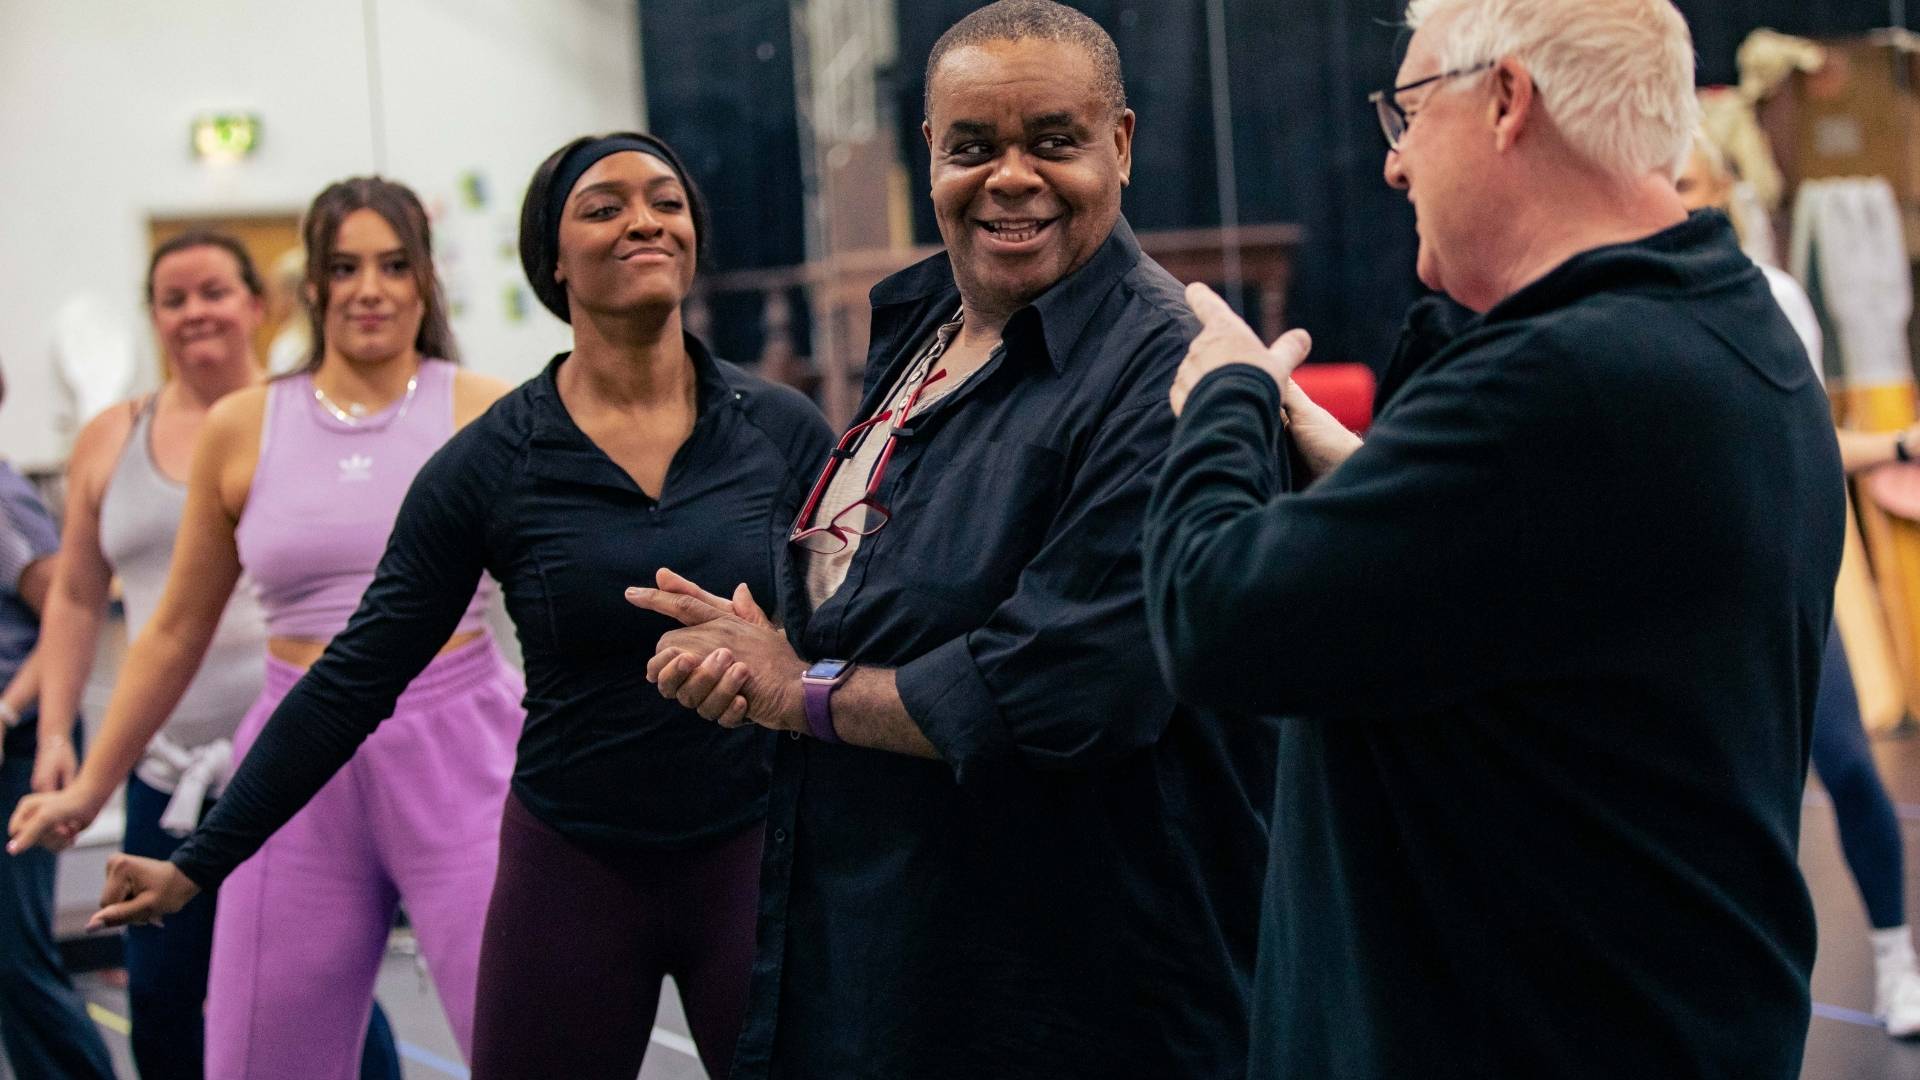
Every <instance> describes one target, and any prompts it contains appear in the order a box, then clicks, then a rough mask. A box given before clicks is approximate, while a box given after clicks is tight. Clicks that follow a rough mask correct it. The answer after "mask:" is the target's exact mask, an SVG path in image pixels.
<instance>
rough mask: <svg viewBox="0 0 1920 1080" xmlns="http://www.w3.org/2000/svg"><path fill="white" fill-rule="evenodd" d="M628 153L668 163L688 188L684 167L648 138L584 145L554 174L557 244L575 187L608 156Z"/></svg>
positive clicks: (551, 202) (551, 195)
mask: <svg viewBox="0 0 1920 1080" xmlns="http://www.w3.org/2000/svg"><path fill="white" fill-rule="evenodd" d="M625 150H633V151H637V152H639V153H642V154H646V155H647V156H649V157H653V158H657V159H659V160H660V161H662V162H665V163H666V166H667V168H669V169H672V170H673V175H674V176H676V177H678V178H679V180H680V185H681V186H682V187H685V186H686V183H687V178H686V177H685V176H683V175H681V173H680V167H679V166H678V165H675V164H674V163H673V158H672V157H670V156H669V151H668V150H667V148H666V146H665V145H664V144H663V143H660V142H657V141H655V140H653V139H650V138H647V137H646V136H644V135H609V136H607V137H606V138H604V139H595V140H593V141H592V142H590V143H582V144H580V145H579V146H576V147H574V148H573V149H572V150H570V151H568V152H567V156H566V157H563V158H561V159H560V164H559V165H558V166H556V167H555V168H554V170H553V186H552V187H551V188H548V189H547V235H548V236H551V237H553V238H554V241H555V243H556V244H557V243H558V242H559V237H560V215H561V213H562V212H563V211H565V210H566V208H567V196H569V195H572V194H573V186H574V185H575V184H578V183H579V182H580V178H581V177H582V176H585V175H586V173H587V170H588V169H591V168H593V166H594V163H595V162H597V161H599V160H600V159H601V158H603V157H606V156H607V155H608V154H618V153H620V152H622V151H625Z"/></svg>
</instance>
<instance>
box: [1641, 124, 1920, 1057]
mask: <svg viewBox="0 0 1920 1080" xmlns="http://www.w3.org/2000/svg"><path fill="white" fill-rule="evenodd" d="M1734 180H1735V177H1734V175H1733V172H1732V170H1731V169H1730V168H1728V166H1727V160H1726V157H1725V155H1723V154H1721V153H1720V150H1719V148H1718V147H1716V146H1715V145H1714V144H1713V143H1712V142H1711V141H1709V140H1708V139H1707V138H1706V137H1705V136H1704V135H1695V136H1694V140H1693V149H1692V151H1691V152H1690V153H1689V154H1688V155H1687V163H1686V165H1685V166H1684V167H1683V168H1682V169H1681V170H1680V175H1679V177H1678V178H1677V179H1676V180H1675V181H1674V188H1675V190H1677V191H1678V192H1679V193H1680V200H1681V202H1683V203H1685V204H1686V207H1687V209H1689V210H1702V209H1707V208H1712V209H1716V210H1721V211H1725V210H1726V209H1727V203H1728V201H1729V200H1730V199H1731V198H1732V195H1733V185H1734ZM1755 265H1756V266H1759V267H1760V271H1761V273H1763V274H1765V275H1766V276H1767V284H1768V285H1769V286H1771V287H1772V289H1773V295H1774V299H1775V300H1777V301H1778V302H1779V304H1780V308H1781V310H1782V311H1784V312H1786V315H1787V321H1789V322H1791V323H1792V324H1793V329H1794V332H1795V333H1797V334H1799V335H1800V341H1801V343H1802V344H1804V345H1805V346H1806V349H1807V356H1808V358H1809V359H1810V360H1811V361H1812V362H1813V368H1814V371H1815V372H1819V371H1820V364H1821V355H1822V349H1821V346H1822V341H1821V335H1820V321H1819V318H1818V317H1817V316H1816V315H1815V314H1814V310H1813V303H1812V301H1810V300H1808V299H1807V293H1806V290H1805V289H1802V288H1801V287H1800V283H1799V282H1798V281H1795V280H1794V279H1793V275H1791V274H1789V273H1787V272H1786V271H1784V270H1781V269H1780V268H1778V267H1774V266H1768V265H1766V264H1764V263H1756V264H1755ZM1836 434H1837V435H1838V436H1839V440H1840V460H1841V462H1842V464H1843V466H1844V467H1845V469H1846V471H1847V472H1848V473H1856V472H1862V471H1865V470H1867V469H1871V468H1875V467H1877V466H1880V465H1884V464H1887V463H1888V462H1892V461H1906V460H1909V459H1910V458H1911V457H1912V454H1913V452H1914V451H1916V450H1920V424H1917V425H1914V426H1913V427H1909V428H1907V429H1906V430H1904V431H1901V432H1899V433H1897V434H1895V435H1891V436H1889V435H1886V434H1883V433H1870V432H1864V431H1850V430H1848V429H1846V428H1839V429H1837V431H1836ZM1812 760H1813V771H1814V772H1816V773H1818V774H1819V775H1820V782H1821V784H1823V785H1824V786H1825V787H1826V789H1827V794H1828V796H1829V797H1831V798H1832V800H1833V815H1834V820H1835V822H1836V824H1838V826H1839V829H1840V849H1841V851H1843V852H1844V853H1845V854H1846V857H1847V869H1848V870H1849V871H1851V872H1852V874H1853V881H1854V884H1855V885H1857V886H1858V887H1859V889H1860V898H1861V899H1862V900H1863V901H1865V903H1866V908H1867V921H1868V922H1869V923H1870V924H1871V932H1872V938H1873V967H1874V982H1873V985H1874V996H1873V1015H1874V1017H1875V1018H1876V1019H1878V1020H1880V1021H1881V1022H1882V1023H1884V1024H1885V1025H1886V1026H1887V1034H1889V1035H1892V1036H1894V1037H1896V1038H1904V1037H1907V1036H1911V1035H1920V963H1916V960H1915V957H1914V947H1913V930H1912V928H1911V927H1910V926H1909V925H1908V923H1907V904H1906V859H1905V853H1904V850H1903V844H1902V841H1901V837H1900V819H1899V818H1898V817H1897V816H1896V815H1895V814H1894V811H1893V800H1892V799H1890V798H1888V797H1887V788H1886V785H1885V784H1883V783H1881V780H1880V770H1879V769H1878V768H1877V767H1875V765H1874V763H1873V750H1872V747H1871V746H1870V745H1869V744H1868V742H1867V732H1866V729H1865V727H1863V726H1862V724H1861V722H1860V702H1859V700H1858V698H1856V697H1855V694H1854V686H1853V672H1852V671H1851V670H1849V668H1848V665H1847V651H1846V646H1845V645H1843V644H1842V643H1841V641H1840V628H1839V626H1838V625H1837V624H1836V625H1835V626H1834V627H1833V628H1832V629H1831V630H1829V631H1828V632H1827V645H1826V650H1825V652H1824V654H1823V659H1822V662H1821V665H1820V697H1819V699H1818V701H1817V702H1816V703H1815V705H1814V710H1813V749H1812Z"/></svg>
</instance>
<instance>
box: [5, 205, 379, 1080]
mask: <svg viewBox="0 0 1920 1080" xmlns="http://www.w3.org/2000/svg"><path fill="white" fill-rule="evenodd" d="M147 306H148V310H149V311H150V312H151V314H152V317H153V329H154V335H155V337H156V339H157V340H158V341H159V343H160V347H161V348H162V349H163V350H165V353H166V359H167V363H166V365H165V370H166V372H167V380H166V382H164V383H163V384H162V385H161V387H160V388H159V390H157V391H155V392H154V393H152V394H148V395H145V396H142V397H139V398H135V399H133V400H131V401H126V402H122V403H120V404H118V405H115V406H113V407H111V408H109V409H107V410H106V411H104V412H102V413H101V414H100V415H99V416H97V417H95V418H93V420H91V421H89V422H88V424H87V425H86V426H85V427H83V428H82V429H81V430H80V435H79V438H78V439H76V440H75V443H74V448H73V455H72V457H71V458H70V459H69V461H68V463H67V504H66V514H65V517H64V521H63V524H62V534H61V544H60V560H59V567H60V568H59V572H58V574H57V575H56V576H55V578H54V582H53V588H52V589H51V590H50V592H49V594H48V597H47V608H46V612H45V616H44V618H43V619H42V620H41V634H40V642H41V644H40V664H41V669H40V670H41V693H40V712H41V716H42V717H43V718H44V719H45V723H44V725H43V726H45V727H47V728H48V729H49V730H50V731H52V732H56V733H64V732H66V731H69V730H72V729H73V727H74V722H75V721H76V720H77V718H78V716H79V710H80V699H81V695H82V693H83V691H84V690H85V688H86V683H87V675H88V672H89V670H90V668H91V667H92V664H93V659H94V654H95V650H96V649H97V647H98V645H99V639H100V632H101V629H102V627H103V625H104V622H105V618H106V614H107V602H108V592H109V588H110V586H111V583H112V580H113V579H114V577H116V576H117V577H118V578H119V579H120V584H121V588H122V600H123V603H124V605H125V610H126V619H127V634H128V637H129V638H137V637H138V636H139V634H140V631H141V630H142V629H143V628H144V627H145V625H146V623H147V620H148V619H150V618H151V617H152V616H153V614H154V611H155V610H156V609H157V608H158V606H159V603H160V594H161V590H162V588H163V587H164V586H165V584H166V579H167V568H168V564H169V563H170V561H171V558H172V554H173V543H174V535H175V533H176V532H177V531H178V530H179V527H180V518H181V515H182V512H183V511H184V509H185V506H186V500H187V476H188V473H189V471H190V466H191V463H192V455H193V447H194V443H195V441H196V440H197V439H198V438H199V434H200V430H201V428H202V427H204V426H205V423H206V419H207V414H208V412H209V411H210V410H211V409H212V407H213V404H214V403H215V402H216V401H219V400H220V399H221V398H223V397H225V396H226V395H228V394H230V393H232V392H234V391H236V390H242V389H246V388H248V387H256V386H259V385H260V384H261V383H262V382H263V381H264V380H263V376H262V373H261V370H260V364H259V362H258V360H257V359H256V358H255V357H254V354H253V336H254V332H255V331H256V330H257V329H258V328H259V324H260V314H261V281H260V276H259V273H258V271H257V270H256V269H255V268H254V263H253V259H252V257H251V256H249V255H248V254H247V250H246V248H245V247H243V246H242V245H241V244H240V242H239V241H238V240H235V239H234V238H232V237H230V236H227V235H225V234H222V233H214V232H189V233H186V234H184V235H181V236H178V237H175V238H174V239H171V240H168V241H167V242H165V243H163V244H161V245H160V246H159V247H158V248H156V249H155V250H154V253H153V257H152V260H151V261H150V262H149V264H148V267H147ZM266 647H267V631H266V624H265V623H264V621H263V620H262V616H261V613H260V606H259V604H258V602H257V601H256V600H255V598H254V594H253V587H252V585H251V584H250V583H248V582H246V581H244V579H243V580H242V582H241V584H240V586H239V587H237V588H236V589H235V590H234V594H233V599H232V600H231V601H230V602H229V603H228V605H227V609H226V612H225V613H224V614H223V615H222V616H221V619H220V623H219V627H218V629H217V630H216V631H215V632H214V635H213V639H212V641H211V642H210V643H209V644H208V646H207V653H206V658H205V660H204V661H202V663H201V665H200V670H199V673H198V674H196V675H195V676H194V678H193V681H192V683H191V684H189V686H188V687H187V690H186V693H185V694H184V695H183V696H182V697H181V699H180V703H179V705H178V706H176V707H175V708H174V710H173V711H172V714H171V715H170V716H169V717H168V719H167V723H166V726H165V727H163V728H161V729H160V731H159V732H158V733H157V734H155V735H154V737H153V740H152V741H151V742H150V743H148V744H147V748H146V753H145V755H144V756H143V757H142V758H141V760H140V764H139V765H138V766H137V767H135V769H134V771H133V775H132V776H130V777H128V778H127V787H126V826H125V833H124V836H123V838H122V843H121V849H122V850H123V851H125V852H127V853H128V854H131V855H142V856H146V857H148V858H155V859H164V858H166V857H167V856H168V855H170V854H172V853H173V850H174V849H175V848H176V847H178V846H179V845H180V840H181V838H182V837H184V836H185V835H186V834H187V833H188V832H190V831H192V829H193V826H194V825H195V824H196V823H197V822H198V821H199V820H200V816H201V814H202V813H203V812H204V810H205V807H206V806H207V805H209V804H211V801H212V800H213V799H214V798H215V797H216V796H218V795H219V793H220V789H221V787H222V786H223V785H224V784H225V782H226V779H227V776H228V775H229V774H230V772H231V771H232V758H233V736H234V733H235V731H236V729H237V728H238V727H239V725H240V720H241V718H242V717H243V716H245V715H246V712H247V708H248V706H250V705H252V704H253V701H254V699H255V698H257V697H259V695H260V686H261V676H262V671H263V670H264V668H263V665H264V662H265V653H266ZM77 768H78V756H77V754H76V753H75V750H74V746H73V742H72V740H71V739H69V738H67V737H65V735H64V734H59V735H58V737H54V736H53V735H49V736H44V737H42V738H41V740H40V748H39V754H38V757H37V760H36V762H35V766H34V784H33V788H34V790H35V791H40V792H51V791H59V790H60V789H61V788H64V787H65V786H67V784H69V783H70V782H71V781H72V780H73V778H74V774H75V772H76V770H77ZM23 857H24V856H23ZM214 904H215V896H214V894H213V893H212V892H208V893H206V894H204V895H202V896H199V897H195V898H194V900H193V902H192V903H190V904H188V905H187V906H186V907H185V908H184V909H182V910H181V911H180V912H178V913H176V914H175V915H174V916H173V917H171V918H169V919H168V920H167V921H166V923H165V925H164V926H133V927H129V928H128V929H127V932H126V937H125V942H126V944H125V953H126V965H127V1004H128V1008H129V1013H130V1016H129V1019H130V1020H131V1021H132V1025H133V1030H132V1032H131V1035H130V1039H131V1042H132V1045H133V1060H134V1064H135V1066H136V1067H137V1068H138V1069H139V1070H140V1075H141V1077H142V1080H175V1078H179V1080H199V1078H200V1077H201V1076H203V1075H204V1072H205V1059H206V1045H205V1044H206V1038H205V1030H204V1029H205V1022H204V1011H205V1002H206V996H207V964H208V959H209V957H210V955H211V953H212V950H213V922H214ZM399 1074H400V1059H399V1053H398V1051H397V1049H396V1048H395V1046H394V1042H393V1034H392V1031H391V1029H390V1027H389V1025H388V1023H387V1019H386V1015H385V1013H383V1012H382V1011H381V1010H380V1009H379V1007H378V1006H377V1005H376V1006H375V1008H374V1014H373V1022H372V1025H371V1027H370V1029H369V1031H368V1034H367V1044H366V1049H365V1053H364V1056H363V1060H362V1069H361V1076H362V1078H363V1080H375V1078H384V1077H392V1078H395V1080H397V1078H398V1077H399Z"/></svg>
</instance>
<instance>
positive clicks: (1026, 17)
mask: <svg viewBox="0 0 1920 1080" xmlns="http://www.w3.org/2000/svg"><path fill="white" fill-rule="evenodd" d="M1028 38H1032V39H1036V40H1039V41H1058V42H1063V43H1065V44H1068V45H1078V46H1079V47H1080V48H1082V49H1085V50H1086V53H1087V56H1088V57H1089V58H1090V59H1092V60H1093V76H1094V79H1095V81H1096V83H1097V88H1098V90H1099V93H1100V96H1101V97H1103V98H1106V99H1107V100H1108V101H1109V102H1111V103H1112V105H1113V111H1114V113H1115V114H1116V115H1117V114H1119V113H1120V112H1122V111H1123V110H1125V109H1126V107H1127V89H1126V86H1125V84H1123V83H1122V82H1121V80H1120V50H1119V49H1117V48H1115V47H1114V44H1113V38H1112V37H1111V36H1110V35H1108V33H1107V32H1106V31H1105V30H1103V29H1101V27H1100V24H1099V23H1097V22H1094V21H1093V20H1092V19H1091V18H1089V17H1087V16H1086V15H1085V14H1084V13H1082V12H1078V11H1075V10H1074V9H1072V8H1070V7H1068V6H1067V5H1065V4H1056V3H1054V2H1053V0H998V2H997V3H992V4H988V5H987V6H986V7H983V8H979V9H976V10H975V11H974V12H973V13H972V14H970V15H968V16H967V17H966V18H963V19H961V20H960V21H959V22H957V23H954V24H953V25H952V26H949V27H947V32H946V33H944V34H941V35H940V40H938V41H936V42H934V43H933V51H932V52H931V53H928V54H927V88H926V96H925V98H924V100H923V102H922V105H923V107H924V108H925V109H926V113H927V116H928V118H929V119H931V118H932V116H933V73H934V71H935V70H936V69H938V68H939V67H940V61H942V60H944V59H946V56H947V54H948V53H950V52H952V51H953V50H955V49H961V48H965V47H967V46H969V45H985V44H987V43H988V42H990V41H1023V40H1026V39H1028Z"/></svg>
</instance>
